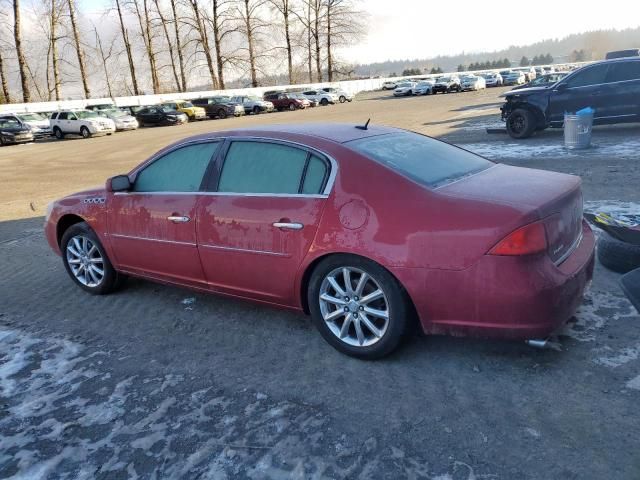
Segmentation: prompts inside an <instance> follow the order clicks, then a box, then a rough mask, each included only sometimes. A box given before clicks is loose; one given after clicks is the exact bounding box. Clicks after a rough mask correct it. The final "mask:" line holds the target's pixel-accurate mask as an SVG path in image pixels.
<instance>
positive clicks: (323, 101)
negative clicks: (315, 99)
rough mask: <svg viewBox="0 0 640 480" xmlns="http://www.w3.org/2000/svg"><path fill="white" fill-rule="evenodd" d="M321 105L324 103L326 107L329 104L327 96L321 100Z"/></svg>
mask: <svg viewBox="0 0 640 480" xmlns="http://www.w3.org/2000/svg"><path fill="white" fill-rule="evenodd" d="M320 105H322V106H323V107H326V106H327V105H329V100H327V99H326V98H323V99H322V100H320Z"/></svg>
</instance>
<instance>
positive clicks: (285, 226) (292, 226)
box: [273, 222, 304, 230]
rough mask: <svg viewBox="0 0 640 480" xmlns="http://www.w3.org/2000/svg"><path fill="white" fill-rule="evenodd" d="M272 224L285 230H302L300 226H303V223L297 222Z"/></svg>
mask: <svg viewBox="0 0 640 480" xmlns="http://www.w3.org/2000/svg"><path fill="white" fill-rule="evenodd" d="M273 226H274V227H276V228H282V229H286V230H302V228H303V227H304V225H302V224H301V223H297V222H274V223H273Z"/></svg>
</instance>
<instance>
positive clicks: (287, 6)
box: [269, 0, 295, 85]
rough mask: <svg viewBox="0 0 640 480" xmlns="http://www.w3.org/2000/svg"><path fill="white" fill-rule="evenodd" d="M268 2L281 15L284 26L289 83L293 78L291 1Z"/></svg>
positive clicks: (277, 0) (292, 81)
mask: <svg viewBox="0 0 640 480" xmlns="http://www.w3.org/2000/svg"><path fill="white" fill-rule="evenodd" d="M269 3H270V4H271V5H272V6H273V8H275V9H276V10H277V11H278V13H279V14H280V15H282V26H283V28H284V38H285V43H286V49H287V71H288V73H289V85H292V84H293V83H295V82H294V78H293V49H292V47H291V21H290V18H291V15H293V13H292V1H291V0H269Z"/></svg>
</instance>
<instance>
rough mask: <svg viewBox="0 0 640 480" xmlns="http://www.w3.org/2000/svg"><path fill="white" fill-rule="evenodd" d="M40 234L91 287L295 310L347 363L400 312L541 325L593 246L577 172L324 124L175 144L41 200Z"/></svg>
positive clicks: (368, 354) (445, 327)
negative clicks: (135, 284) (97, 184)
mask: <svg viewBox="0 0 640 480" xmlns="http://www.w3.org/2000/svg"><path fill="white" fill-rule="evenodd" d="M46 236H47V239H48V241H49V243H50V245H51V247H52V248H53V249H54V250H55V251H56V252H57V253H59V254H61V255H62V259H63V261H64V265H65V267H66V269H67V271H68V273H69V274H70V276H71V278H72V279H73V281H74V282H76V283H77V284H78V285H79V286H80V287H81V288H83V289H84V290H86V291H88V292H91V293H99V294H104V293H108V292H111V291H112V290H114V289H115V288H117V287H118V286H119V285H120V284H121V282H122V280H123V279H124V278H126V276H128V275H132V276H136V277H143V278H148V279H150V280H154V281H159V282H164V283H169V284H176V285H182V286H187V287H191V288H194V289H198V290H201V291H206V292H214V293H218V294H224V295H230V296H234V297H242V298H246V299H251V300H254V301H258V302H263V303H266V304H271V305H278V306H281V307H286V308H291V309H295V310H301V311H305V312H308V313H310V314H311V316H312V318H313V321H314V323H315V324H316V326H317V327H318V329H319V330H320V333H321V334H322V335H323V336H324V338H325V339H326V340H327V341H328V342H329V343H330V344H332V345H333V346H334V347H335V348H337V349H338V350H340V351H342V352H344V353H346V354H349V355H353V356H356V357H360V358H378V357H381V356H384V355H386V354H388V353H389V352H391V351H392V350H393V349H394V348H395V347H396V346H397V345H398V343H399V342H400V340H401V338H402V336H403V334H404V333H405V332H406V331H407V330H408V327H409V326H410V324H411V322H413V321H418V322H419V324H420V325H421V327H422V329H423V330H424V332H426V333H449V334H455V335H460V334H474V335H481V336H487V337H488V336H491V337H501V338H510V339H538V338H544V337H545V336H547V335H548V334H550V333H551V332H553V331H554V330H556V329H557V328H558V327H560V326H561V325H562V324H563V323H564V322H565V321H566V320H568V319H569V318H570V317H571V316H572V315H573V313H574V311H575V310H576V308H577V307H578V305H579V304H580V302H581V299H582V294H583V291H584V289H585V286H586V285H587V284H588V282H589V281H590V279H591V276H592V273H593V265H594V243H595V242H594V236H593V233H592V232H591V230H590V228H589V226H588V225H587V224H586V222H584V221H583V218H582V193H581V182H580V179H579V178H578V177H575V176H571V175H565V174H560V173H553V172H547V171H541V170H531V169H526V168H518V167H512V166H507V165H501V164H494V163H492V162H490V161H488V160H486V159H484V158H481V157H479V156H477V155H474V154H472V153H470V152H468V151H466V150H463V149H460V148H457V147H454V146H452V145H449V144H447V143H443V142H440V141H438V140H435V139H432V138H429V137H426V136H423V135H419V134H417V133H412V132H408V131H404V130H399V129H394V128H388V127H378V126H370V127H368V128H366V127H354V126H353V125H335V124H333V125H328V124H307V125H290V126H271V127H259V128H254V129H247V130H234V131H228V132H217V133H210V134H205V135H199V136H196V137H191V138H188V139H186V140H183V141H180V142H177V143H175V144H173V145H171V146H169V147H167V148H165V149H163V150H161V151H160V152H158V153H157V154H155V155H153V156H152V157H151V158H149V159H148V160H147V161H145V162H143V163H142V164H141V165H140V166H138V167H136V168H135V169H134V170H132V171H131V172H129V173H128V174H127V175H119V176H116V177H113V178H111V179H109V180H108V181H107V183H106V187H105V188H102V189H96V190H89V191H85V192H80V193H76V194H74V195H70V196H68V197H65V198H63V199H61V200H58V201H56V202H54V203H53V204H52V205H51V206H50V208H49V212H48V215H47V220H46Z"/></svg>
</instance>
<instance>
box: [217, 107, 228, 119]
mask: <svg viewBox="0 0 640 480" xmlns="http://www.w3.org/2000/svg"><path fill="white" fill-rule="evenodd" d="M218 118H227V111H226V110H225V109H224V108H221V109H220V110H218Z"/></svg>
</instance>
